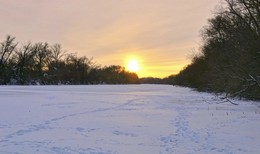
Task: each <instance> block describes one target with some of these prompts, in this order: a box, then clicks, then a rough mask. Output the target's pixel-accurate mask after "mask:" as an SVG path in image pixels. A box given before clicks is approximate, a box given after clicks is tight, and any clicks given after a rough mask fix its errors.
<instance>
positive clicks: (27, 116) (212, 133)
mask: <svg viewBox="0 0 260 154" xmlns="http://www.w3.org/2000/svg"><path fill="white" fill-rule="evenodd" d="M235 102H236V103H238V104H239V105H232V104H230V103H220V101H219V100H218V99H216V97H214V96H213V95H211V94H207V93H199V92H195V91H192V90H191V89H189V88H181V87H174V86H167V85H97V86H1V87H0V154H9V153H10V154H13V153H15V154H19V153H22V154H30V153H32V154H33V153H39V154H41V153H42V154H45V153H50V154H60V153H61V154H74V153H75V154H76V153H82V154H85V153H86V154H114V153H118V154H158V153H161V154H171V153H174V154H175V153H176V154H188V153H189V154H211V153H213V154H217V153H221V154H223V153H224V154H239V153H245V154H249V153H250V154H259V153H260V108H259V107H257V105H259V104H260V102H250V101H238V100H235ZM219 103H220V104H219Z"/></svg>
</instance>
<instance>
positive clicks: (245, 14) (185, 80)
mask: <svg viewBox="0 0 260 154" xmlns="http://www.w3.org/2000/svg"><path fill="white" fill-rule="evenodd" d="M225 3H226V5H225V6H224V7H223V8H221V9H220V10H219V11H218V13H216V15H215V16H214V17H213V18H212V19H210V20H209V21H208V25H207V26H205V27H204V28H203V31H202V37H203V45H202V47H201V53H200V54H199V55H196V56H194V57H193V59H192V63H191V64H190V65H188V66H187V67H186V68H184V69H183V70H182V71H181V72H180V73H179V74H178V75H177V76H176V77H175V79H174V84H176V85H182V86H189V87H193V88H196V89H198V90H200V91H212V92H217V93H218V92H219V93H226V94H227V95H228V97H244V98H249V99H256V100H260V1H259V0H225Z"/></svg>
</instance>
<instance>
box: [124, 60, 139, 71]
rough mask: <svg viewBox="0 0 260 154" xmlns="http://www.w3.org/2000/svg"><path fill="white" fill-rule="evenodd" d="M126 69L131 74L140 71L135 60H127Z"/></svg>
mask: <svg viewBox="0 0 260 154" xmlns="http://www.w3.org/2000/svg"><path fill="white" fill-rule="evenodd" d="M127 69H128V70H129V71H131V72H136V71H138V70H140V67H139V64H138V62H137V61H136V60H129V61H128V63H127Z"/></svg>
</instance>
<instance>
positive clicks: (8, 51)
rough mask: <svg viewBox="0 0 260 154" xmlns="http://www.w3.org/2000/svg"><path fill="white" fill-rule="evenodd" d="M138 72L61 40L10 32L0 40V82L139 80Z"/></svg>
mask: <svg viewBox="0 0 260 154" xmlns="http://www.w3.org/2000/svg"><path fill="white" fill-rule="evenodd" d="M136 83H139V78H138V75H137V74H136V73H133V72H129V71H126V70H125V68H124V67H122V66H118V65H111V66H104V67H101V66H100V65H97V64H95V63H94V62H93V59H92V58H87V57H86V56H83V57H78V56H77V55H76V54H73V53H68V52H67V51H65V50H63V49H62V47H61V45H60V44H54V45H49V44H48V43H43V42H38V43H31V42H29V43H25V44H22V45H20V44H19V43H18V42H16V41H15V37H13V36H10V35H8V36H7V37H6V39H5V40H4V41H3V42H1V44H0V84H1V85H9V84H19V85H34V84H41V85H49V84H136Z"/></svg>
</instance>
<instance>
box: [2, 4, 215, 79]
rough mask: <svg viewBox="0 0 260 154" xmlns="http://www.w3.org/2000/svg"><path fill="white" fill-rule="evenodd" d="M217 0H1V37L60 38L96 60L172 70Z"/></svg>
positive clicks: (183, 61)
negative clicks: (134, 63)
mask: <svg viewBox="0 0 260 154" xmlns="http://www.w3.org/2000/svg"><path fill="white" fill-rule="evenodd" d="M217 4H219V0H0V19H1V21H0V40H1V41H2V40H4V39H5V37H6V35H8V34H10V35H13V36H15V37H16V39H17V41H19V42H24V43H25V42H28V41H31V42H38V41H41V42H48V43H50V44H54V43H60V44H61V45H62V47H63V49H65V50H68V51H69V52H70V53H77V54H78V56H87V57H89V58H91V57H93V58H94V61H95V62H96V63H97V64H101V65H102V66H104V65H121V66H124V67H127V63H128V61H130V60H136V61H137V63H138V64H139V67H140V68H139V70H137V73H138V75H139V77H148V76H153V77H166V76H168V75H171V74H177V73H178V72H179V71H180V70H181V69H182V68H183V67H184V66H185V65H187V64H188V63H190V59H189V56H190V55H191V53H192V52H194V51H195V52H197V51H198V48H199V46H200V44H201V39H200V30H201V29H202V27H203V26H205V25H206V24H207V19H209V18H210V17H212V16H213V13H214V9H215V7H216V6H217Z"/></svg>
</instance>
